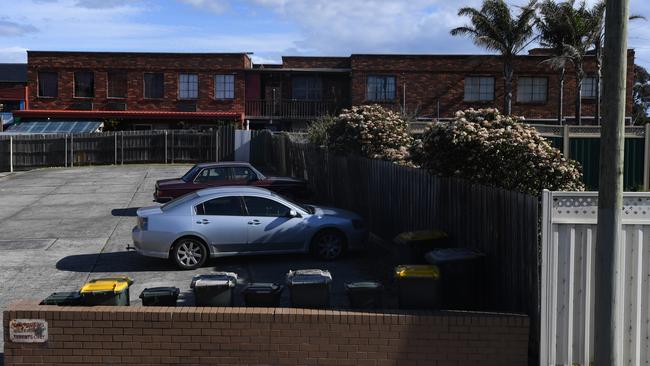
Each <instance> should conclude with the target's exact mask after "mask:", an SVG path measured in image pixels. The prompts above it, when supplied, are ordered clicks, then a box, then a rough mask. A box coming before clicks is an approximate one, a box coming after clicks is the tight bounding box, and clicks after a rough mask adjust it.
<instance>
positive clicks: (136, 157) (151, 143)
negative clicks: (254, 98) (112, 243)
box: [0, 126, 235, 171]
mask: <svg viewBox="0 0 650 366" xmlns="http://www.w3.org/2000/svg"><path fill="white" fill-rule="evenodd" d="M234 131H235V129H234V127H233V126H224V127H220V128H219V129H216V130H211V131H191V130H169V131H118V132H103V133H85V134H71V135H15V136H0V171H9V170H11V169H16V170H22V169H33V168H39V167H52V166H80V165H106V164H130V163H188V162H200V161H222V160H232V159H233V158H234V149H235V147H234Z"/></svg>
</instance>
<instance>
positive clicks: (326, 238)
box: [311, 230, 345, 261]
mask: <svg viewBox="0 0 650 366" xmlns="http://www.w3.org/2000/svg"><path fill="white" fill-rule="evenodd" d="M311 249H312V253H313V254H314V255H315V256H316V257H318V258H320V259H324V260H328V261H331V260H334V259H337V258H339V257H340V256H341V255H343V252H345V236H344V235H343V233H341V232H338V231H336V230H324V231H321V232H319V233H317V234H316V235H315V236H314V238H313V239H312V241H311Z"/></svg>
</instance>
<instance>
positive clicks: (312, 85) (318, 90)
mask: <svg viewBox="0 0 650 366" xmlns="http://www.w3.org/2000/svg"><path fill="white" fill-rule="evenodd" d="M291 83H292V90H293V99H300V100H320V99H322V97H323V82H322V81H321V78H319V77H315V76H295V77H294V78H293V79H292V80H291Z"/></svg>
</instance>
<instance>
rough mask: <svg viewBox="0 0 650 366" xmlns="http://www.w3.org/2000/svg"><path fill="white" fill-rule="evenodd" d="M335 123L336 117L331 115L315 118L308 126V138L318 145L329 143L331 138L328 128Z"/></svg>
mask: <svg viewBox="0 0 650 366" xmlns="http://www.w3.org/2000/svg"><path fill="white" fill-rule="evenodd" d="M334 123H336V118H335V117H333V116H329V115H328V116H322V117H320V118H318V119H316V120H314V121H313V122H312V123H311V124H310V125H309V127H307V140H308V141H309V142H310V143H312V144H315V145H318V146H323V145H327V143H328V140H329V134H328V130H329V128H330V127H332V125H334Z"/></svg>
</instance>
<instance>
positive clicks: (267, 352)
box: [3, 304, 529, 366]
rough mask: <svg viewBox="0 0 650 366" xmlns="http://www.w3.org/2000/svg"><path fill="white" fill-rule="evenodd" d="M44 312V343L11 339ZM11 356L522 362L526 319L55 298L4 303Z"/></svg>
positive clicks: (64, 361) (196, 361)
mask: <svg viewBox="0 0 650 366" xmlns="http://www.w3.org/2000/svg"><path fill="white" fill-rule="evenodd" d="M13 319H43V320H46V321H47V323H48V340H47V342H46V343H14V342H11V340H10V337H9V329H8V328H9V327H8V324H9V322H10V321H11V320H13ZM3 322H4V339H5V351H4V352H5V354H4V357H5V365H6V366H14V365H23V364H30V365H71V364H93V365H117V364H128V365H160V364H169V365H351V366H352V365H354V366H356V365H359V366H361V365H371V366H389V365H395V366H402V365H403V366H411V365H412V366H420V365H422V366H436V365H437V366H461V365H475V366H481V365H494V366H497V365H498V366H510V365H512V366H515V365H526V364H527V361H528V355H527V354H528V332H529V324H528V318H527V317H525V316H517V315H504V314H498V315H497V314H488V313H470V312H463V313H439V314H435V313H417V314H415V313H414V314H409V313H401V312H395V313H362V312H350V311H329V310H303V309H291V308H268V309H263V308H193V307H178V308H165V307H104V306H100V307H58V306H38V305H30V304H23V305H15V306H13V307H11V308H10V309H9V310H8V311H5V312H4V315H3Z"/></svg>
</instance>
